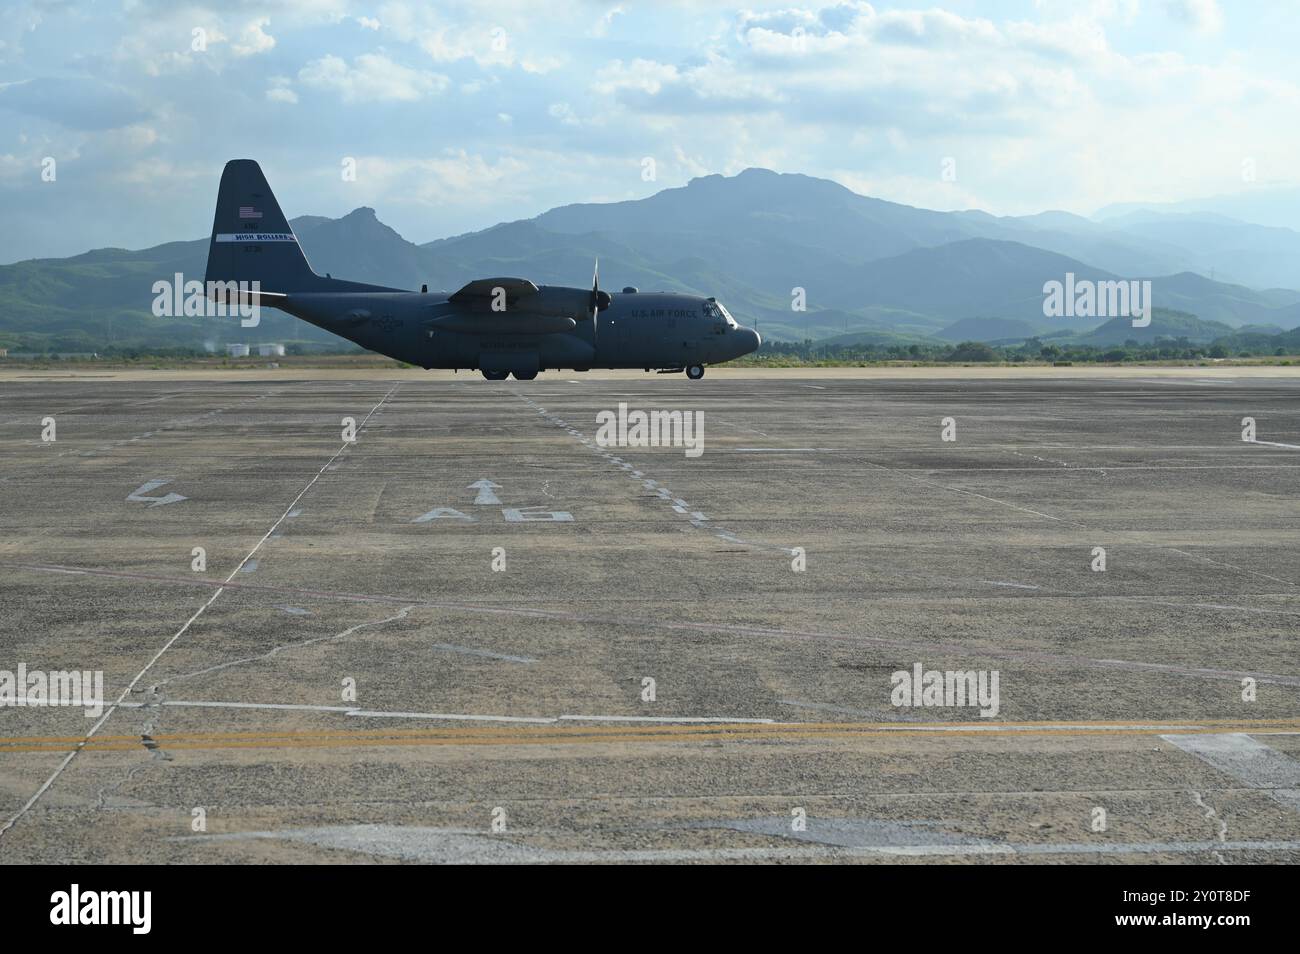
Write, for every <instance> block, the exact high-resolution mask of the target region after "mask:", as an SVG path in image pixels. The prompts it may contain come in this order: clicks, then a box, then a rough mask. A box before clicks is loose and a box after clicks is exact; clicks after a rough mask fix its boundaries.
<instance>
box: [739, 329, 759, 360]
mask: <svg viewBox="0 0 1300 954" xmlns="http://www.w3.org/2000/svg"><path fill="white" fill-rule="evenodd" d="M740 340H741V341H742V342H743V343H744V344H745V345H746V348H745V350H744V351H743V352H742V354H752V353H753V352H755V351H757V350H758V346H759V345H761V344H762V343H763V338H762V336H761V335H759V333H758V332H757V331H755V330H754V329H753V328H741V329H740Z"/></svg>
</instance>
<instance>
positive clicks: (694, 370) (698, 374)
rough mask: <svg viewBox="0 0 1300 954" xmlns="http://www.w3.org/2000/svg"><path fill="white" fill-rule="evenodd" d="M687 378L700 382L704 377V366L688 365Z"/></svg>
mask: <svg viewBox="0 0 1300 954" xmlns="http://www.w3.org/2000/svg"><path fill="white" fill-rule="evenodd" d="M686 376H687V377H688V378H690V379H691V380H692V381H698V380H699V379H700V378H702V377H704V365H702V364H691V365H687V367H686Z"/></svg>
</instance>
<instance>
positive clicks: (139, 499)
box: [126, 477, 189, 507]
mask: <svg viewBox="0 0 1300 954" xmlns="http://www.w3.org/2000/svg"><path fill="white" fill-rule="evenodd" d="M171 482H172V479H171V478H170V477H160V478H157V479H155V480H148V481H145V482H144V483H143V484H141V485H140V486H139V487H137V488H136V489H135V490H133V491H131V492H130V493H129V494H127V495H126V499H127V500H130V501H133V502H135V503H147V504H148V505H149V506H150V507H161V506H162V505H163V504H169V503H179V502H180V501H182V500H189V498H188V497H182V496H181V495H180V494H167V495H166V496H164V497H146V496H144V495H145V494H147V493H148V492H149V491H151V490H157V489H158V488H159V487H161V486H163V485H164V484H170V483H171Z"/></svg>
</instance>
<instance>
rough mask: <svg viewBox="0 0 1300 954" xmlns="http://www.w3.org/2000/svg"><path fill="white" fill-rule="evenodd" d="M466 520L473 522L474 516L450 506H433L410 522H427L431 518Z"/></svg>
mask: <svg viewBox="0 0 1300 954" xmlns="http://www.w3.org/2000/svg"><path fill="white" fill-rule="evenodd" d="M449 519H450V520H468V521H470V522H471V523H473V522H474V518H473V517H471V516H469V515H468V514H464V513H461V512H460V511H459V510H456V509H454V508H452V507H435V508H434V509H433V510H430V511H429V512H428V513H426V514H424V515H423V516H420V517H416V518H415V519H414V520H412V521H411V523H429V522H430V521H431V520H449Z"/></svg>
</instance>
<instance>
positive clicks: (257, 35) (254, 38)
mask: <svg viewBox="0 0 1300 954" xmlns="http://www.w3.org/2000/svg"><path fill="white" fill-rule="evenodd" d="M270 23H271V18H270V17H258V18H257V19H256V20H253V21H252V22H251V23H249V24H247V25H246V26H245V27H244V29H243V30H242V31H240V34H239V39H237V40H236V41H235V42H234V43H232V44H231V50H233V51H234V54H235V55H236V56H256V55H257V54H258V53H265V52H267V51H268V50H271V49H274V48H275V37H273V36H271V35H270V34H269V33H267V32H266V30H265V29H263V28H264V27H267V26H269V25H270Z"/></svg>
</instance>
